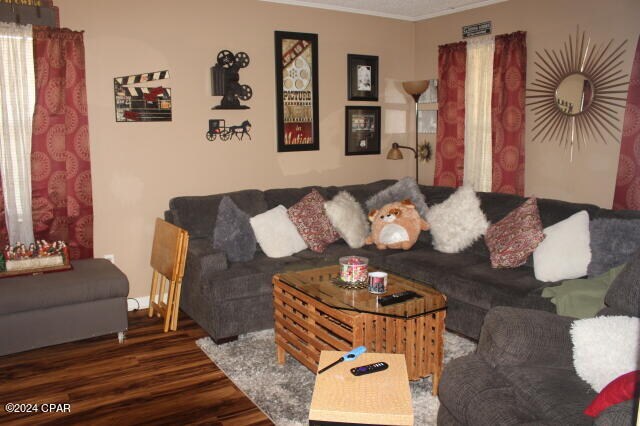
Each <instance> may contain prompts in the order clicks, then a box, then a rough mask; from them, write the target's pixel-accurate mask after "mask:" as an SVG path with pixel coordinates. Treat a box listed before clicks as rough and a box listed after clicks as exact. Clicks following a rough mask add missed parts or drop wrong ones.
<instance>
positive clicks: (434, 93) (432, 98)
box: [418, 78, 438, 104]
mask: <svg viewBox="0 0 640 426" xmlns="http://www.w3.org/2000/svg"><path fill="white" fill-rule="evenodd" d="M418 103H419V104H436V103H438V79H436V78H432V79H431V80H429V87H428V88H427V90H425V91H424V93H423V94H422V95H420V98H419V99H418Z"/></svg>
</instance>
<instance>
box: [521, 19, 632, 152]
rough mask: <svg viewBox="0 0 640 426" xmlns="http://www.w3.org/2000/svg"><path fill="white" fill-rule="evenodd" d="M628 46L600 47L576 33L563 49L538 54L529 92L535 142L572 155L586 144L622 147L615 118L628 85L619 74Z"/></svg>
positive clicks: (611, 44)
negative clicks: (594, 142)
mask: <svg viewBox="0 0 640 426" xmlns="http://www.w3.org/2000/svg"><path fill="white" fill-rule="evenodd" d="M626 42H627V40H624V41H623V42H622V43H620V44H619V45H617V47H613V46H615V44H614V41H613V39H612V40H610V41H609V42H608V43H607V44H604V45H599V46H598V45H596V44H595V43H592V41H591V38H589V37H587V36H586V35H585V32H584V31H582V32H580V29H579V28H577V29H576V34H575V38H573V37H571V35H570V36H569V42H568V43H566V42H565V43H564V49H561V50H558V51H556V50H551V51H549V50H547V49H544V50H543V51H544V55H542V54H541V53H540V52H536V58H537V60H536V61H535V65H536V68H537V70H536V77H535V81H534V82H533V83H531V85H532V86H533V87H530V88H527V91H528V92H529V93H532V94H530V95H528V96H527V99H529V102H528V103H527V106H529V107H531V111H532V112H533V114H534V117H535V118H534V127H533V129H532V132H533V134H534V136H533V140H534V141H535V140H539V141H547V140H557V141H558V142H559V143H560V145H561V146H562V145H564V146H565V148H570V149H571V155H573V148H574V146H575V147H578V148H580V146H581V145H586V143H587V142H588V141H590V140H601V141H603V142H604V143H607V141H608V140H615V141H618V142H620V127H619V125H618V121H619V119H618V117H617V115H616V113H617V112H618V110H619V109H624V107H625V104H626V96H625V95H624V94H625V93H626V92H627V90H626V88H625V86H627V85H628V84H629V82H628V81H625V80H626V79H627V78H628V75H627V74H624V73H623V71H622V68H621V66H622V64H623V62H624V61H623V60H622V59H621V58H622V56H623V55H624V53H625V50H624V49H623V47H624V45H625V44H626Z"/></svg>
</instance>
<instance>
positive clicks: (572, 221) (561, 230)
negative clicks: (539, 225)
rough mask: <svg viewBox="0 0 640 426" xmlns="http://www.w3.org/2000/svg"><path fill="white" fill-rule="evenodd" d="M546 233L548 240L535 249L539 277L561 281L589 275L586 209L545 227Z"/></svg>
mask: <svg viewBox="0 0 640 426" xmlns="http://www.w3.org/2000/svg"><path fill="white" fill-rule="evenodd" d="M544 235H545V238H544V240H543V241H542V242H541V243H540V245H538V247H537V248H536V250H535V251H534V252H533V267H534V271H535V275H536V278H537V279H539V280H540V281H559V280H566V279H571V278H580V277H583V276H585V275H587V266H588V265H589V262H590V261H591V249H590V248H589V215H588V213H587V212H586V211H584V210H583V211H580V212H578V213H576V214H574V215H572V216H571V217H569V218H567V219H565V220H563V221H561V222H558V223H556V224H555V225H551V226H548V227H546V228H544Z"/></svg>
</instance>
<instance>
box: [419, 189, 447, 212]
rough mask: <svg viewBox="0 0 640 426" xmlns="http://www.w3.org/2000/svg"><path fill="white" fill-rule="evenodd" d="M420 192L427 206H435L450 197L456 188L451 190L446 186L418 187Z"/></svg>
mask: <svg viewBox="0 0 640 426" xmlns="http://www.w3.org/2000/svg"><path fill="white" fill-rule="evenodd" d="M420 190H421V191H422V194H423V195H424V198H425V200H426V202H427V206H429V207H431V206H435V205H436V204H440V203H441V202H443V201H444V200H446V199H447V198H449V197H450V196H451V194H453V193H454V192H456V188H451V187H448V186H427V185H420Z"/></svg>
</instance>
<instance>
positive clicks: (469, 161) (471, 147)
mask: <svg viewBox="0 0 640 426" xmlns="http://www.w3.org/2000/svg"><path fill="white" fill-rule="evenodd" d="M493 51H494V40H493V37H490V38H483V39H476V40H471V41H468V42H467V74H466V77H465V94H464V95H465V96H464V97H465V117H464V120H465V123H464V127H465V129H464V184H465V185H471V186H473V189H475V190H476V191H491V177H492V148H491V89H492V85H493Z"/></svg>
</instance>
